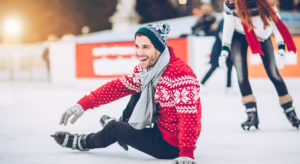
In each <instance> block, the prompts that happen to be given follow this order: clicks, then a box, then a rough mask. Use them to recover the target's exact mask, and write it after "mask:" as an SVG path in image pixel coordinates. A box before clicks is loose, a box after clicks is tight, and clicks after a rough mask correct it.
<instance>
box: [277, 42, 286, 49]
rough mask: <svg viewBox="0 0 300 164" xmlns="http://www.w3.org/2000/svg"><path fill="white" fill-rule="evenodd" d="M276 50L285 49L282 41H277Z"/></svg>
mask: <svg viewBox="0 0 300 164" xmlns="http://www.w3.org/2000/svg"><path fill="white" fill-rule="evenodd" d="M277 45H278V50H285V44H284V43H277Z"/></svg>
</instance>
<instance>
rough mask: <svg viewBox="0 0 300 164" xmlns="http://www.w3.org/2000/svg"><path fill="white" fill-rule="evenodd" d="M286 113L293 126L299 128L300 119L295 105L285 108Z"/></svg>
mask: <svg viewBox="0 0 300 164" xmlns="http://www.w3.org/2000/svg"><path fill="white" fill-rule="evenodd" d="M284 113H285V115H286V117H287V119H288V120H289V122H290V123H291V124H292V126H293V127H295V128H297V129H299V125H300V120H299V119H298V118H297V115H296V112H295V109H294V107H291V108H289V109H287V110H285V111H284Z"/></svg>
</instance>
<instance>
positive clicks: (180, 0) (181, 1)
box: [178, 0, 187, 5]
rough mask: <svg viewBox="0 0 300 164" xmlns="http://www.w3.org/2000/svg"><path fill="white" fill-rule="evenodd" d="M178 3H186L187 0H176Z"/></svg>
mask: <svg viewBox="0 0 300 164" xmlns="http://www.w3.org/2000/svg"><path fill="white" fill-rule="evenodd" d="M178 2H179V4H181V5H186V3H187V0H178Z"/></svg>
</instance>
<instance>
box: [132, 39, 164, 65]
mask: <svg viewBox="0 0 300 164" xmlns="http://www.w3.org/2000/svg"><path fill="white" fill-rule="evenodd" d="M135 54H136V56H137V57H138V59H139V61H140V64H141V66H142V68H144V69H145V68H151V67H153V66H154V64H155V63H156V61H157V60H158V58H159V56H160V52H159V51H158V50H157V49H156V48H155V47H154V45H153V44H152V42H151V40H150V39H149V38H148V37H147V36H145V35H136V37H135Z"/></svg>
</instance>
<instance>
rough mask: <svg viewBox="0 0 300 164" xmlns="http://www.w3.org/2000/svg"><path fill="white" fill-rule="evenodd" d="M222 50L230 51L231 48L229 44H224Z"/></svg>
mask: <svg viewBox="0 0 300 164" xmlns="http://www.w3.org/2000/svg"><path fill="white" fill-rule="evenodd" d="M221 51H227V52H228V53H229V52H230V49H229V47H228V46H227V45H223V46H222V48H221Z"/></svg>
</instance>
